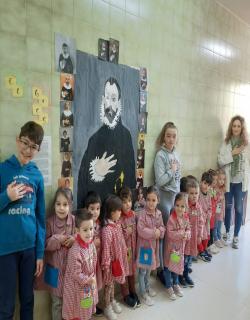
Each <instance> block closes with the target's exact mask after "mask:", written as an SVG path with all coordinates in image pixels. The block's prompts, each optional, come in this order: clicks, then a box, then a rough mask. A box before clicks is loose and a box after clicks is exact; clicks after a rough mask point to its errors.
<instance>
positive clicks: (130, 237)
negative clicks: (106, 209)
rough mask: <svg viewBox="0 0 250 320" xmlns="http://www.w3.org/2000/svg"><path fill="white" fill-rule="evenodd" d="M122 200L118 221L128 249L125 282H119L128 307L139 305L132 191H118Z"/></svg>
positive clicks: (125, 188)
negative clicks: (136, 284) (136, 287)
mask: <svg viewBox="0 0 250 320" xmlns="http://www.w3.org/2000/svg"><path fill="white" fill-rule="evenodd" d="M119 197H120V199H121V200H122V213H121V218H120V223H121V226H122V231H123V235H124V239H125V242H126V245H127V249H128V253H127V255H128V266H129V274H128V276H127V277H126V279H125V283H123V284H121V291H122V296H123V300H124V302H125V304H126V305H128V306H129V307H132V308H135V307H139V306H140V300H139V298H138V296H137V294H136V291H135V271H136V216H135V213H134V211H133V210H131V208H132V192H131V190H130V189H129V188H127V187H124V188H122V189H121V190H120V191H119Z"/></svg>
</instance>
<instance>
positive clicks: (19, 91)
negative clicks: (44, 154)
mask: <svg viewBox="0 0 250 320" xmlns="http://www.w3.org/2000/svg"><path fill="white" fill-rule="evenodd" d="M12 95H13V97H16V98H20V97H22V96H23V87H22V86H19V85H16V86H13V87H12Z"/></svg>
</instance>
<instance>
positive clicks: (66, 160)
mask: <svg viewBox="0 0 250 320" xmlns="http://www.w3.org/2000/svg"><path fill="white" fill-rule="evenodd" d="M61 155H62V169H61V177H63V178H68V177H71V176H72V153H70V152H64V153H61Z"/></svg>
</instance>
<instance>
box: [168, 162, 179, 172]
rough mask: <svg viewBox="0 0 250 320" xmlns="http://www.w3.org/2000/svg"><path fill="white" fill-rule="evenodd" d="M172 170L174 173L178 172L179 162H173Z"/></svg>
mask: <svg viewBox="0 0 250 320" xmlns="http://www.w3.org/2000/svg"><path fill="white" fill-rule="evenodd" d="M170 168H171V170H172V171H173V172H175V171H176V170H177V168H178V163H177V161H176V160H173V161H172V162H171V167H170Z"/></svg>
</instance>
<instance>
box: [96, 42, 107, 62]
mask: <svg viewBox="0 0 250 320" xmlns="http://www.w3.org/2000/svg"><path fill="white" fill-rule="evenodd" d="M98 58H99V59H100V60H103V61H108V60H109V41H108V40H104V39H98Z"/></svg>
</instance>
